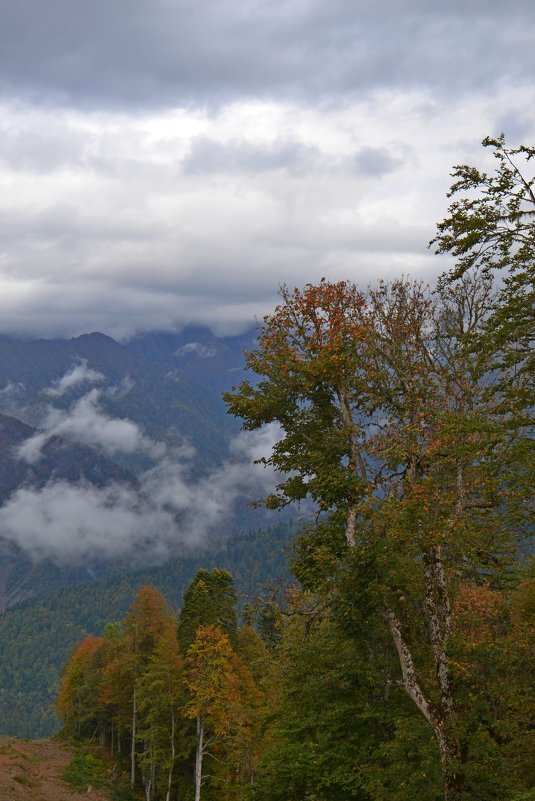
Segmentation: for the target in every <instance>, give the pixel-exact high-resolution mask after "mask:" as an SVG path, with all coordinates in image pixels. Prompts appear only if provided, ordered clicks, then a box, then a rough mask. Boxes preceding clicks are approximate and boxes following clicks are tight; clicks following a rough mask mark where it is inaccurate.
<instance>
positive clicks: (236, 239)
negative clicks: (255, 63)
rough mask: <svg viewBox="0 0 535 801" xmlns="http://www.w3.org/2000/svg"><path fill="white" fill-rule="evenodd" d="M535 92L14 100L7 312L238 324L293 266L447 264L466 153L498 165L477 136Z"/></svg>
mask: <svg viewBox="0 0 535 801" xmlns="http://www.w3.org/2000/svg"><path fill="white" fill-rule="evenodd" d="M532 101H533V88H532V86H531V84H528V83H524V84H523V83H522V82H517V84H516V85H512V84H510V83H507V82H506V81H504V82H502V83H498V84H496V86H495V88H494V90H493V92H492V95H490V94H489V95H485V94H482V93H478V92H477V91H476V90H475V89H474V91H472V92H467V93H465V94H460V95H458V96H455V97H452V98H450V99H449V101H448V103H447V105H445V104H443V103H442V101H440V99H438V98H437V97H436V96H435V95H433V93H432V92H430V91H429V89H425V88H423V89H421V90H414V89H410V90H409V89H404V88H398V89H396V90H395V91H393V90H384V89H383V90H376V91H374V92H370V93H367V94H365V95H362V96H361V97H353V96H352V97H351V98H347V99H346V100H345V101H344V102H343V103H342V102H340V103H338V104H336V105H331V106H324V107H317V106H306V105H303V104H298V103H295V102H289V101H282V100H278V101H277V100H270V101H267V100H262V101H260V100H258V101H235V102H233V103H230V104H228V105H224V106H221V107H219V108H218V109H217V110H214V109H202V108H199V107H195V106H191V107H185V108H179V109H176V108H175V109H172V108H167V109H163V110H161V111H158V112H156V111H155V112H145V113H139V114H136V115H128V114H124V113H114V112H113V111H107V112H104V111H100V112H92V113H88V112H83V111H80V110H77V111H73V110H71V111H65V110H58V109H54V110H50V109H47V108H46V107H44V108H39V109H37V108H32V107H28V106H21V105H16V104H13V103H8V102H7V101H4V103H3V104H2V105H0V133H1V134H2V136H0V185H2V186H4V187H9V188H10V191H5V192H3V193H2V196H1V199H0V237H1V242H2V245H1V247H0V313H1V314H0V321H1V322H0V327H1V328H2V330H4V331H7V332H13V331H18V332H22V333H35V334H37V335H43V334H47V335H65V334H68V335H74V334H79V333H83V332H86V331H93V330H101V331H104V332H106V333H110V334H111V335H112V336H118V337H125V336H129V335H131V334H132V333H135V332H136V331H141V330H150V329H167V330H172V329H176V328H177V327H182V326H183V325H184V324H186V323H188V322H204V323H208V324H209V325H210V326H218V328H219V330H224V329H225V326H226V327H227V328H234V329H235V328H236V326H240V325H243V324H245V323H246V322H247V323H250V321H251V320H252V319H253V318H254V317H255V316H258V317H261V316H262V315H263V314H264V313H266V312H268V311H269V310H270V309H271V308H272V306H273V304H274V302H276V291H277V287H278V285H279V284H280V283H287V284H290V285H298V286H302V285H303V284H304V283H305V282H307V281H312V282H314V281H317V280H319V278H321V277H322V276H326V277H327V278H330V279H333V280H337V279H339V278H349V279H352V280H355V281H357V282H364V283H367V282H368V281H370V280H374V279H375V278H377V277H379V276H381V277H385V278H389V277H392V276H395V275H399V274H400V273H405V274H410V275H418V276H424V277H429V278H432V277H433V276H434V275H435V274H437V273H439V272H441V271H442V269H443V268H444V267H445V261H444V259H442V258H438V257H435V256H434V255H433V254H432V253H431V252H430V251H428V249H427V243H428V241H429V239H431V238H432V236H433V234H434V231H435V222H436V221H437V220H440V219H441V218H442V217H443V216H444V213H445V210H446V207H447V202H448V201H447V199H446V191H447V189H448V186H449V183H450V177H449V173H450V171H451V167H452V165H453V164H455V163H459V162H464V161H466V162H472V163H474V162H475V163H480V164H483V166H485V165H488V164H489V163H490V162H489V156H490V154H489V153H488V152H486V151H483V150H482V148H481V147H480V144H479V143H480V141H481V139H482V137H483V136H484V135H486V134H488V133H491V134H492V133H496V132H498V131H499V130H500V129H499V128H498V127H497V126H500V127H502V126H504V127H505V128H506V132H507V126H508V125H509V126H510V127H512V129H513V130H514V131H515V132H516V131H519V130H521V131H522V136H523V138H525V139H526V141H528V142H529V141H530V139H533V137H534V135H535V104H534V103H533V102H532ZM48 128H51V129H53V130H54V131H55V134H54V135H55V136H59V135H61V136H62V137H63V144H61V145H60V144H55V145H54V146H53V147H52V145H50V147H49V146H48V145H47V146H46V147H45V146H44V145H43V148H44V151H46V152H48V150H50V152H51V153H52V151H54V153H56V151H57V150H60V151H61V152H64V153H65V157H64V160H63V161H62V160H59V161H58V159H54V160H53V161H52V163H50V164H49V165H48V168H47V172H46V174H44V173H39V172H38V171H37V168H36V166H35V165H34V164H30V163H29V162H28V161H27V160H25V159H22V158H16V157H15V156H14V153H15V151H16V149H17V147H20V148H21V149H23V150H24V152H25V153H26V152H27V151H28V138H30V140H31V137H32V136H34V135H35V136H37V135H38V132H41V135H42V133H43V132H44V131H46V130H47V129H48ZM8 131H9V136H10V142H11V144H10V149H9V152H8V151H6V150H4V151H2V147H3V145H2V142H3V141H4V136H3V135H4V134H6V132H8ZM513 135H516V133H515V134H513ZM199 138H201V141H202V143H203V147H202V148H201V149H200V150H199V148H198V147H197V150H196V151H195V154H196V155H195V158H196V161H197V168H196V170H194V171H192V170H191V169H190V167H189V166H188V163H189V162H188V160H189V159H190V158H191V155H190V154H191V149H192V147H194V145H195V142H199ZM47 148H48V150H47ZM46 152H45V153H44V155H42V158H43V160H46ZM240 152H241V153H242V155H243V159H240ZM2 154H3V155H2ZM228 154H230V155H229V157H228V158H227V157H226V156H227V155H228ZM203 158H204V159H205V160H206V165H205V166H206V170H205V171H203V170H201V169H200V166H201V161H202V159H203ZM292 158H293V159H294V161H292ZM307 158H308V159H311V161H309V162H307V161H306V159H307ZM296 159H297V161H298V162H299V164H300V165H302V164H305V166H306V168H303V167H302V166H300V168H299V169H295V160H296ZM211 164H212V166H210V165H211ZM214 164H216V167H217V169H216V167H215V166H214Z"/></svg>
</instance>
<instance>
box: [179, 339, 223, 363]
mask: <svg viewBox="0 0 535 801" xmlns="http://www.w3.org/2000/svg"><path fill="white" fill-rule="evenodd" d="M216 353H217V351H216V349H215V348H211V347H210V346H209V345H203V344H202V342H186V344H185V345H182V347H181V348H178V350H176V351H175V353H174V355H175V356H178V357H179V358H180V357H181V356H189V355H194V356H198V357H199V359H212V358H213V357H214V356H215V355H216Z"/></svg>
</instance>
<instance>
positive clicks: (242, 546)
mask: <svg viewBox="0 0 535 801" xmlns="http://www.w3.org/2000/svg"><path fill="white" fill-rule="evenodd" d="M293 530H294V529H293V527H292V526H291V525H280V526H277V527H275V528H272V529H268V530H265V531H259V532H256V533H249V534H241V535H239V536H235V537H233V538H231V539H229V540H228V542H227V543H226V544H224V545H222V546H220V547H219V549H218V550H214V551H213V552H203V553H200V552H199V553H196V554H192V555H189V556H188V557H187V558H183V559H175V560H172V561H170V562H169V563H167V564H166V565H164V566H163V567H159V568H151V569H147V570H143V571H138V572H136V573H133V574H130V575H123V576H118V577H109V578H103V579H99V580H98V581H94V582H90V583H85V584H79V585H78V586H76V587H70V588H69V587H67V588H65V589H63V590H61V591H59V592H55V593H51V594H49V595H45V596H41V597H38V598H34V599H31V600H27V601H24V602H23V603H20V604H18V605H17V606H15V607H14V608H13V609H10V610H8V611H7V612H5V613H4V614H3V615H2V616H0V654H1V655H2V656H1V660H0V727H1V728H0V733H3V734H10V735H14V736H17V737H44V736H48V735H50V734H52V733H53V732H54V731H55V730H56V729H57V725H58V721H57V719H56V717H55V715H54V713H53V711H52V706H53V703H54V699H55V696H56V693H57V689H58V683H59V675H60V671H61V668H62V666H63V665H64V664H65V662H66V660H67V659H68V657H69V654H70V652H71V650H72V648H73V647H74V646H75V644H76V643H77V642H79V641H80V640H81V639H83V638H84V637H85V636H86V635H87V634H99V633H100V632H101V631H102V629H103V627H104V626H105V624H106V623H108V622H110V621H113V620H117V619H119V618H121V617H123V616H124V614H125V612H126V610H127V609H128V607H129V606H130V604H131V603H132V601H133V599H134V596H135V594H136V592H137V590H138V589H139V587H141V586H143V585H145V584H152V585H154V586H156V587H158V588H159V589H160V590H161V591H162V592H163V593H164V595H165V596H166V598H167V599H168V601H169V602H170V604H171V605H172V606H173V607H174V608H175V609H176V608H178V607H179V606H180V604H181V603H182V595H183V592H184V590H185V589H186V587H187V586H188V584H189V582H190V581H191V579H192V577H193V575H194V573H195V571H196V569H197V567H199V566H204V567H213V566H216V565H217V566H218V567H224V568H226V569H228V570H229V571H230V572H231V573H232V574H233V576H234V578H235V580H236V587H237V590H238V593H239V596H240V598H241V600H242V601H243V600H244V599H246V598H248V599H251V600H253V599H254V597H255V596H256V595H257V594H259V593H262V592H266V591H268V590H269V587H270V586H271V585H273V584H276V583H277V582H281V581H284V580H285V579H286V578H287V575H288V569H287V551H288V547H289V546H288V542H289V539H290V538H291V536H292V533H293Z"/></svg>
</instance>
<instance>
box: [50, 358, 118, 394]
mask: <svg viewBox="0 0 535 801" xmlns="http://www.w3.org/2000/svg"><path fill="white" fill-rule="evenodd" d="M104 380H105V376H104V375H103V374H102V373H99V372H98V370H93V369H92V368H91V367H88V366H87V360H86V359H82V360H81V361H80V362H79V363H78V364H76V365H74V367H73V368H72V370H69V372H68V373H65V375H64V376H62V377H61V378H60V379H59V380H58V381H56V382H55V383H54V385H53V386H52V387H49V388H48V389H47V390H46V394H47V395H50V396H51V397H53V398H59V397H61V396H62V395H64V394H65V393H66V392H68V391H69V390H71V389H73V388H74V387H78V386H80V384H97V383H99V382H100V381H104Z"/></svg>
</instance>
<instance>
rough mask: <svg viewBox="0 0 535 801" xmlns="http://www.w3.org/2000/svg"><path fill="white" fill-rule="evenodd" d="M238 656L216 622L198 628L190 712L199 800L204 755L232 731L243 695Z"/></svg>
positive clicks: (190, 664)
mask: <svg viewBox="0 0 535 801" xmlns="http://www.w3.org/2000/svg"><path fill="white" fill-rule="evenodd" d="M236 661H237V657H236V655H235V653H234V651H233V650H232V647H231V645H230V642H229V640H228V637H226V636H225V634H223V632H222V631H221V629H218V628H217V627H216V626H203V627H200V628H198V629H197V632H196V635H195V639H194V640H193V642H192V644H191V645H190V647H189V649H188V653H187V657H186V677H185V680H186V686H187V688H188V690H189V693H190V700H189V702H188V704H187V705H186V707H185V711H186V715H187V716H188V717H190V718H192V719H193V720H195V721H196V726H197V746H196V752H195V773H194V777H195V801H200V798H201V787H202V781H203V762H204V757H205V755H206V754H207V753H209V751H208V749H209V748H213V747H214V745H215V744H216V743H217V742H218V741H220V740H222V739H224V738H225V737H227V736H228V735H229V734H230V732H231V731H232V726H233V723H234V721H233V716H232V710H233V709H235V708H236V706H237V702H238V696H239V674H238V671H237V670H236Z"/></svg>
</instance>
